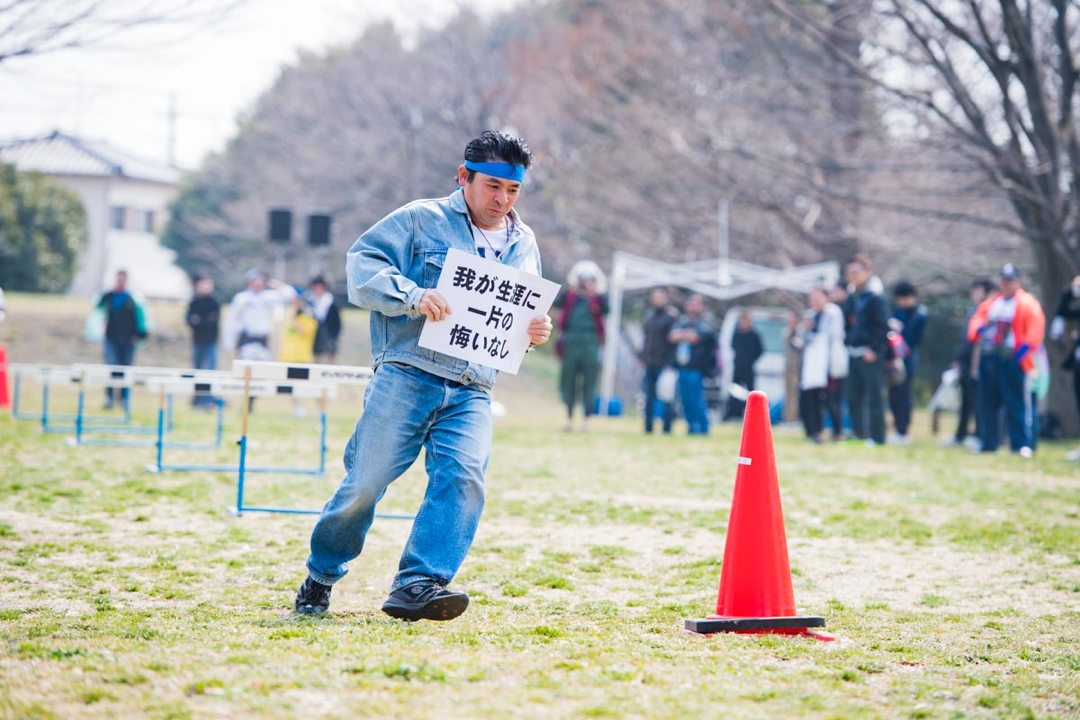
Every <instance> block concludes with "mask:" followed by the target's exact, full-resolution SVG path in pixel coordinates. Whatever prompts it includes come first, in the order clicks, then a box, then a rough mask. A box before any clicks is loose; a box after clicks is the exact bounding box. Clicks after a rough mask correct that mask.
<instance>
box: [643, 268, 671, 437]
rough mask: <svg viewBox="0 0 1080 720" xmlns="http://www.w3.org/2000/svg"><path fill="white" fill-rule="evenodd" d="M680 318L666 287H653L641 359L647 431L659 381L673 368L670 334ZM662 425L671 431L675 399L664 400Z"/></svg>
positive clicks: (646, 318)
mask: <svg viewBox="0 0 1080 720" xmlns="http://www.w3.org/2000/svg"><path fill="white" fill-rule="evenodd" d="M678 319H679V313H678V311H677V310H676V309H675V308H674V307H672V305H671V297H670V296H669V295H668V291H667V289H666V288H662V287H658V288H653V290H652V292H650V293H649V313H648V315H646V316H645V323H644V325H643V327H642V329H643V331H644V342H643V344H642V348H641V356H640V357H641V363H642V364H643V365H644V366H645V378H644V381H643V384H644V389H645V432H647V433H651V432H652V431H653V419H654V417H653V416H654V414H655V413H654V408H655V405H656V385H657V381H659V379H660V374H661V373H662V372H663V371H664V368H670V367H672V366H673V365H674V363H675V346H674V345H673V344H672V342H671V340H670V339H669V337H668V335H669V334H670V333H671V328H672V327H673V326H674V325H675V321H676V320H678ZM663 408H664V409H663V415H662V420H663V428H664V433H670V432H671V423H672V421H674V419H675V405H674V403H672V402H668V401H665V402H664V403H663Z"/></svg>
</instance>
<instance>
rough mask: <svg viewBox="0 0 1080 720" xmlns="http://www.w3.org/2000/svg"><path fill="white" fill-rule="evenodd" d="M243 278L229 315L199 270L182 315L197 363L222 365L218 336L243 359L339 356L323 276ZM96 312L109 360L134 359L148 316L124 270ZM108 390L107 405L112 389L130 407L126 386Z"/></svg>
mask: <svg viewBox="0 0 1080 720" xmlns="http://www.w3.org/2000/svg"><path fill="white" fill-rule="evenodd" d="M244 282H245V284H246V288H245V289H244V290H242V291H240V292H238V293H237V294H236V295H235V296H233V298H232V300H231V301H230V303H229V306H228V313H226V314H224V315H225V318H226V319H225V322H224V323H223V322H222V317H223V312H222V306H221V302H220V301H219V300H218V299H217V297H216V296H215V287H214V281H213V279H212V278H210V277H206V276H202V277H196V278H195V281H194V289H195V292H194V294H193V296H192V299H191V302H190V303H189V304H188V307H187V312H186V313H185V315H184V319H185V322H186V324H187V326H188V327H189V328H190V329H191V344H192V357H191V362H192V367H194V368H195V369H198V370H215V369H217V367H218V347H219V344H220V346H221V349H222V350H224V352H226V353H229V354H231V355H232V356H233V357H236V358H237V359H240V360H274V359H276V360H279V361H282V362H304V363H310V362H315V361H318V362H325V363H333V362H335V360H336V356H337V347H338V337H339V335H340V334H341V315H340V311H339V309H338V305H337V302H336V301H335V300H334V295H333V293H332V292H330V286H329V282H328V281H327V280H326V278H325V277H323V276H322V275H318V276H316V277H314V278H312V280H311V282H310V283H308V287H307V288H306V289H305V288H303V287H293V286H291V285H288V284H286V283H284V282H282V281H280V280H276V279H273V278H271V277H269V276H268V275H267V274H266V273H264V272H263V271H261V270H258V269H251V270H249V271H247V273H245V274H244ZM286 308H288V309H287V310H285V309H286ZM282 310H285V322H284V326H283V327H282V328H281V334H280V342H279V343H278V351H277V354H276V357H275V354H274V352H272V350H271V338H272V336H273V335H274V332H275V328H277V326H278V324H279V323H278V318H279V317H280V316H281V315H280V313H281V311H282ZM91 318H92V319H94V320H95V321H96V322H100V323H101V325H102V328H101V331H100V335H101V337H102V345H103V350H104V361H105V364H107V365H133V364H134V363H135V351H136V348H137V347H138V343H139V342H140V341H142V340H145V339H146V337H147V336H148V334H149V323H148V320H147V314H146V309H145V306H144V305H143V303H142V302H141V301H140V299H139V298H138V296H137V295H136V294H133V293H132V292H130V290H129V288H128V273H127V271H126V270H119V271H117V273H116V277H115V280H114V283H113V287H112V288H110V289H109V290H107V291H106V292H104V293H103V294H102V295H101V296H100V297H99V298H98V299H97V301H96V302H95V304H94V312H93V314H92V315H91ZM105 393H106V394H105V404H104V408H105V409H112V408H113V407H114V405H115V397H114V394H115V395H119V397H120V401H121V403H123V406H124V407H125V408H126V407H127V403H128V396H127V389H126V388H125V389H120V390H118V391H117V392H116V393H114V391H113V389H112V388H108V389H106V391H105ZM214 404H215V400H214V398H212V397H209V396H205V395H196V396H195V397H194V398H193V399H192V405H193V407H195V408H197V409H204V410H208V409H212V408H213V407H214ZM298 413H299V411H298Z"/></svg>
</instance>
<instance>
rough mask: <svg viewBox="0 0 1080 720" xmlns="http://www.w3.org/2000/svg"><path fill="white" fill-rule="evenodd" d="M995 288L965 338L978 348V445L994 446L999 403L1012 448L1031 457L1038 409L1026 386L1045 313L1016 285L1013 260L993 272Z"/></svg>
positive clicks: (986, 449)
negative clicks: (980, 443) (995, 272)
mask: <svg viewBox="0 0 1080 720" xmlns="http://www.w3.org/2000/svg"><path fill="white" fill-rule="evenodd" d="M998 289H999V292H998V293H995V294H994V295H991V296H990V297H988V298H987V299H986V300H984V301H983V302H982V303H981V304H980V305H979V307H978V308H977V309H976V310H975V313H974V314H973V315H972V316H971V319H970V320H969V321H968V328H967V332H968V340H970V341H971V342H972V343H975V345H976V348H977V351H978V353H979V398H978V413H979V419H980V433H981V438H980V440H981V441H982V447H981V450H982V452H995V451H996V450H997V449H998V445H999V444H1000V441H1001V439H1000V435H1001V433H1000V429H999V427H998V415H999V413H1000V410H1001V408H1002V407H1003V406H1004V408H1005V419H1006V425H1007V428H1008V432H1009V445H1010V446H1011V447H1012V451H1013V452H1015V453H1019V454H1020V455H1021V456H1023V457H1031V455H1032V454H1033V452H1034V450H1033V448H1034V447H1035V438H1034V414H1035V413H1036V412H1037V409H1036V408H1034V407H1033V406H1032V402H1031V392H1030V390H1029V387H1028V386H1029V384H1030V382H1031V377H1032V375H1033V373H1034V372H1035V354H1036V353H1037V352H1038V350H1039V348H1040V347H1041V346H1042V344H1043V335H1044V334H1045V330H1046V316H1045V315H1044V314H1043V309H1042V305H1040V304H1039V301H1038V300H1037V299H1036V298H1035V296H1033V295H1031V294H1030V293H1028V292H1027V291H1025V290H1024V289H1023V287H1021V283H1020V271H1019V270H1018V269H1017V268H1016V266H1015V265H1013V264H1012V263H1006V264H1005V265H1003V266H1002V268H1001V271H1000V272H999V273H998Z"/></svg>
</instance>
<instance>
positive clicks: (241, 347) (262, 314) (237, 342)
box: [222, 269, 296, 360]
mask: <svg viewBox="0 0 1080 720" xmlns="http://www.w3.org/2000/svg"><path fill="white" fill-rule="evenodd" d="M244 282H246V283H247V290H241V291H240V292H238V293H237V294H236V295H234V296H233V299H232V301H231V302H230V303H229V314H228V317H227V318H226V321H225V332H224V333H223V338H222V341H223V344H224V346H225V350H226V351H227V352H234V353H236V355H235V358H236V359H237V360H273V359H274V355H273V353H272V352H271V351H270V335H271V333H272V332H273V330H274V315H275V312H274V311H275V309H276V308H279V307H282V308H283V307H285V306H286V305H288V304H289V303H291V302H292V301H293V298H295V297H296V290H294V289H293V288H292V286H291V285H287V284H285V283H283V282H281V281H280V280H274V279H267V277H266V275H265V274H264V273H263V272H262V271H261V270H256V269H251V270H248V271H247V272H246V273H244Z"/></svg>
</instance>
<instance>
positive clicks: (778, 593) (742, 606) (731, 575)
mask: <svg viewBox="0 0 1080 720" xmlns="http://www.w3.org/2000/svg"><path fill="white" fill-rule="evenodd" d="M824 625H825V618H823V617H812V616H805V615H803V616H800V615H796V614H795V593H794V591H793V590H792V589H791V568H790V566H789V564H788V554H787V537H786V535H785V534H784V513H783V510H782V509H781V507H780V486H779V483H778V482H777V479H776V461H775V459H774V457H773V444H772V427H771V425H770V424H769V403H768V400H767V399H766V397H765V393H763V392H758V391H755V392H752V393H750V396H749V397H748V398H747V401H746V415H745V416H744V420H743V435H742V447H741V449H740V452H739V469H738V472H737V474H736V476H735V498H734V500H732V503H731V515H730V516H729V518H728V530H727V540H726V541H725V545H724V565H723V568H722V569H721V572H720V593H719V595H718V596H717V598H716V614H715V615H710V616H709V617H707V618H702V619H698V620H690V619H688V620H686V629H687V630H690V631H691V632H696V633H701V634H708V633H715V632H752V633H779V634H784V635H810V636H813V637H816V638H818V639H820V640H833V639H834V638H833V637H832V636H831V635H826V634H825V633H811V632H809V629H810V628H812V627H824Z"/></svg>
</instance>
